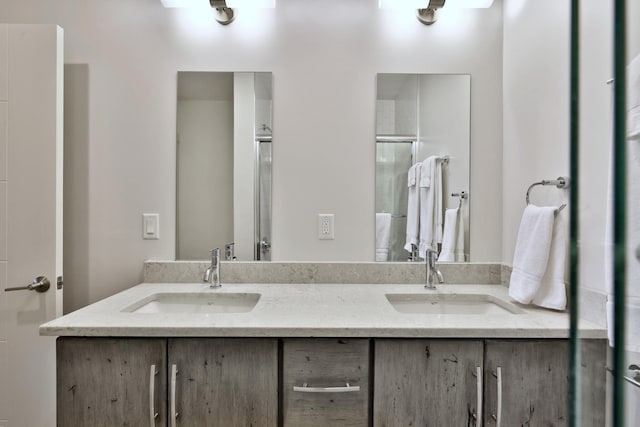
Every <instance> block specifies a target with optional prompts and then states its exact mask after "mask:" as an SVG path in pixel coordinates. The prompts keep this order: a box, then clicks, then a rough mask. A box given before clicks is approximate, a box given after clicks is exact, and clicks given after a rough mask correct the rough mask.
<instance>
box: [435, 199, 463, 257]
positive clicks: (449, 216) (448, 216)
mask: <svg viewBox="0 0 640 427" xmlns="http://www.w3.org/2000/svg"><path fill="white" fill-rule="evenodd" d="M458 214H459V209H458V208H454V209H447V210H446V212H445V214H444V233H443V236H442V250H441V251H440V255H438V261H441V262H453V261H456V255H455V252H456V251H457V248H456V245H457V243H458Z"/></svg>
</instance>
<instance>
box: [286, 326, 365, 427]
mask: <svg viewBox="0 0 640 427" xmlns="http://www.w3.org/2000/svg"><path fill="white" fill-rule="evenodd" d="M282 384H283V407H282V412H283V420H284V426H285V427H288V426H291V427H294V426H295V427H307V426H322V427H324V426H332V427H341V426H345V427H346V426H348V427H355V426H368V425H369V340H367V339H354V340H347V339H318V338H314V339H287V340H284V341H283V373H282ZM305 384H306V389H305ZM347 384H348V386H347ZM294 387H295V388H296V390H294Z"/></svg>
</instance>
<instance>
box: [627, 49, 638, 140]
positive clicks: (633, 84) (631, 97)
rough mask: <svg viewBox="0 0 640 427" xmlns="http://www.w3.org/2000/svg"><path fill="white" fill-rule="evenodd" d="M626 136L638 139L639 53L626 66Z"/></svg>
mask: <svg viewBox="0 0 640 427" xmlns="http://www.w3.org/2000/svg"><path fill="white" fill-rule="evenodd" d="M627 80H628V83H629V87H628V89H627V92H628V93H627V110H628V111H627V138H629V139H640V55H638V56H636V57H635V58H634V59H633V60H632V61H631V62H630V63H629V65H628V67H627Z"/></svg>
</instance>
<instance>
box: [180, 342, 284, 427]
mask: <svg viewBox="0 0 640 427" xmlns="http://www.w3.org/2000/svg"><path fill="white" fill-rule="evenodd" d="M174 370H175V371H177V373H176V374H175V376H174V375H172V372H173V371H174ZM173 381H175V392H173V391H172V386H171V383H172V382H173ZM173 401H175V413H177V414H178V416H177V417H176V425H178V426H220V427H229V426H247V427H248V426H256V427H258V426H260V427H262V426H264V427H268V426H274V427H275V426H277V424H278V344H277V340H274V339H260V338H258V339H249V338H230V339H202V338H176V339H170V340H169V419H170V420H171V417H173V416H174V414H173V413H172V402H173Z"/></svg>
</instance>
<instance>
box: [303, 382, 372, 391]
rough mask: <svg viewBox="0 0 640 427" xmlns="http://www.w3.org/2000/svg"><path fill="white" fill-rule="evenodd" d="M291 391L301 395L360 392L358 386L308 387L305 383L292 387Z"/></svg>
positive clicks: (347, 384)
mask: <svg viewBox="0 0 640 427" xmlns="http://www.w3.org/2000/svg"><path fill="white" fill-rule="evenodd" d="M293 391H298V392H302V393H348V392H354V391H360V386H359V385H350V384H349V383H346V384H345V385H344V386H338V387H309V385H308V384H307V383H303V384H302V387H301V386H296V385H294V386H293Z"/></svg>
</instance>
